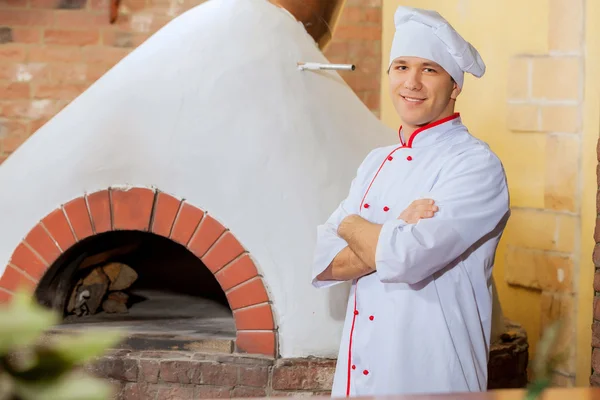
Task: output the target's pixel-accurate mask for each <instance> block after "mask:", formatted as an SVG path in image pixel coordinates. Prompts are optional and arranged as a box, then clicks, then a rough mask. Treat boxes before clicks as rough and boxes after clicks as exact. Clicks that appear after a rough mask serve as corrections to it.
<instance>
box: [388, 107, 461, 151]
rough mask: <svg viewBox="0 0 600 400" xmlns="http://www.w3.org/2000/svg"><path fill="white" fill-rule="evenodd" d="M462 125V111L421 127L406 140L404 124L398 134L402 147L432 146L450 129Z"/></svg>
mask: <svg viewBox="0 0 600 400" xmlns="http://www.w3.org/2000/svg"><path fill="white" fill-rule="evenodd" d="M460 126H463V124H462V120H461V118H460V113H454V114H452V115H450V116H449V117H446V118H442V119H440V120H437V121H434V122H431V123H429V124H427V125H425V126H422V127H420V128H419V129H417V130H415V131H414V132H413V133H412V135H410V137H409V138H408V140H406V141H405V138H404V137H403V134H402V126H400V129H398V136H399V138H400V144H402V147H407V148H413V147H425V146H431V145H432V144H434V143H435V142H437V141H439V140H442V138H445V137H446V134H447V133H448V132H449V131H450V130H453V129H454V128H456V127H460Z"/></svg>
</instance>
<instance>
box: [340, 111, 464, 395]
mask: <svg viewBox="0 0 600 400" xmlns="http://www.w3.org/2000/svg"><path fill="white" fill-rule="evenodd" d="M458 117H460V113H454V114H452V115H450V116H448V117H446V118H442V119H440V120H438V121H435V122H432V123H430V124H427V125H425V126H422V127H420V128H419V129H417V130H415V131H414V132H413V133H412V135H410V138H409V139H408V144H404V143H403V141H402V135H401V134H400V132H401V131H402V127H400V129H399V130H398V138H399V139H400V144H401V146H399V147H396V148H395V149H394V150H392V151H391V152H390V154H388V155H387V156H385V158H384V159H383V162H382V163H381V165H380V166H379V169H378V170H377V172H376V173H375V176H374V177H373V179H371V183H369V187H368V188H367V191H366V192H365V195H364V196H363V198H362V200H361V202H360V208H359V210H361V209H362V208H363V204H364V202H365V199H366V198H367V194H369V190H371V186H372V185H373V182H375V179H376V178H377V175H379V171H381V168H383V165H384V164H385V162H386V161H388V158H389V157H390V156H391V155H392V154H394V153H395V152H396V151H397V150H399V149H406V148H409V149H410V148H412V144H413V141H414V140H415V137H416V136H417V135H418V134H419V133H421V132H423V131H424V130H426V129H430V128H433V127H435V126H438V125H441V124H443V123H445V122H448V121H452V120H453V119H456V118H458ZM359 280H360V278H358V279H357V280H356V284H355V287H354V315H353V316H352V327H351V328H350V340H349V343H348V382H347V385H346V397H349V396H350V379H351V375H352V337H353V335H354V323H355V322H356V311H357V310H356V293H357V292H358V281H359Z"/></svg>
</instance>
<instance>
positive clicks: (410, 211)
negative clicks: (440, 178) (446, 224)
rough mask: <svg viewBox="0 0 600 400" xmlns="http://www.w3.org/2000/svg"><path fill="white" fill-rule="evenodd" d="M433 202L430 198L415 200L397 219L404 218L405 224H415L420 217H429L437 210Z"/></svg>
mask: <svg viewBox="0 0 600 400" xmlns="http://www.w3.org/2000/svg"><path fill="white" fill-rule="evenodd" d="M434 203H435V202H434V201H433V200H431V199H420V200H415V201H413V202H412V203H410V205H409V206H408V207H407V208H406V210H404V211H402V214H400V216H399V217H398V219H401V220H404V222H406V223H407V224H416V223H417V221H419V220H420V219H424V218H431V217H433V215H434V214H435V213H436V212H437V211H438V207H437V206H436V205H435V204H434Z"/></svg>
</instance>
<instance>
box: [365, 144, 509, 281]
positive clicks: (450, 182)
mask: <svg viewBox="0 0 600 400" xmlns="http://www.w3.org/2000/svg"><path fill="white" fill-rule="evenodd" d="M469 153H471V154H466V153H465V154H462V155H457V156H455V157H453V158H452V159H451V160H450V161H449V162H448V163H447V165H445V166H444V168H443V170H442V171H441V172H440V175H439V177H438V180H437V182H436V183H435V184H434V186H433V188H432V189H431V191H430V193H429V194H428V195H427V196H425V197H426V198H431V199H433V200H434V201H435V203H436V205H437V206H438V207H439V210H438V212H437V213H436V214H435V215H434V217H433V218H429V219H422V220H419V221H418V222H417V223H416V224H407V223H406V222H404V221H402V220H400V219H396V220H391V221H388V222H386V223H384V224H383V226H382V229H381V232H380V235H379V239H378V242H377V247H376V251H375V263H376V268H377V272H376V273H377V275H378V277H379V279H380V280H381V281H382V282H402V283H408V284H415V283H418V282H420V281H421V280H423V279H425V278H427V277H429V276H431V275H433V274H434V273H436V272H438V271H439V270H441V269H443V268H444V267H446V266H447V265H448V264H450V263H451V262H452V261H454V260H455V259H457V258H458V257H459V256H461V255H462V254H463V253H464V252H465V251H466V250H467V249H469V248H470V247H471V246H473V245H474V244H475V243H476V242H477V241H479V240H480V239H481V238H483V237H484V236H485V235H487V234H489V233H490V232H492V231H493V230H494V229H496V227H497V226H498V224H499V223H500V222H501V221H503V220H504V218H505V217H506V216H507V215H508V213H509V209H510V205H509V195H508V188H507V184H506V177H505V173H504V169H503V167H502V164H501V163H500V161H499V160H498V158H497V157H496V156H495V154H493V153H492V152H491V151H490V150H489V149H488V148H480V149H477V150H474V151H470V152H469Z"/></svg>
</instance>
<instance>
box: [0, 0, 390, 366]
mask: <svg viewBox="0 0 600 400" xmlns="http://www.w3.org/2000/svg"><path fill="white" fill-rule="evenodd" d="M299 61H305V62H308V61H310V62H328V61H327V60H326V59H325V57H324V56H323V54H322V53H321V52H320V51H319V49H318V48H317V46H316V45H315V43H314V41H313V39H312V38H311V37H310V36H309V35H308V34H307V33H306V31H305V30H304V28H303V26H302V25H301V24H300V23H299V22H297V21H295V20H294V19H293V18H292V17H291V16H290V15H289V14H288V13H287V12H285V11H284V10H282V9H280V8H278V7H276V6H274V5H272V4H271V3H269V2H267V1H266V0H211V1H208V2H206V3H204V4H202V5H200V6H198V7H196V8H194V9H192V10H190V11H188V12H186V13H185V14H183V15H181V16H179V17H178V18H176V19H174V20H173V21H172V22H170V23H169V24H168V25H167V26H165V27H164V28H163V29H162V30H160V31H159V32H157V33H156V34H155V35H154V36H152V37H151V38H150V39H149V40H148V41H146V42H145V43H144V44H142V45H141V46H140V47H139V48H137V49H136V50H134V51H133V52H132V53H131V54H130V55H128V56H127V57H126V58H125V59H123V60H122V61H121V62H120V63H119V64H117V65H116V66H115V67H114V68H113V69H112V70H110V71H109V72H108V73H107V74H106V75H105V76H103V77H102V78H101V79H100V80H98V81H97V82H96V83H95V84H94V85H92V86H91V87H90V88H89V89H88V90H87V91H85V92H84V93H83V94H82V95H81V96H79V97H78V98H77V99H75V100H74V101H73V102H72V103H71V104H70V105H69V106H67V107H66V108H65V109H64V110H63V111H61V112H60V113H59V114H58V115H57V116H55V117H54V118H53V119H52V120H51V121H49V122H48V123H47V124H46V125H45V126H43V127H42V128H41V129H40V130H39V131H38V132H36V133H35V135H34V136H32V137H31V138H30V139H29V140H28V141H27V142H26V143H24V144H23V145H22V146H21V147H20V148H19V149H18V150H17V151H16V152H15V153H14V154H13V155H12V156H11V157H9V158H8V160H6V161H5V162H4V164H2V166H1V167H0V191H1V192H2V193H3V195H2V196H0V221H2V223H1V224H0V275H1V274H2V273H3V272H4V268H5V265H6V264H7V263H8V262H9V260H10V258H11V254H12V253H13V251H14V250H15V248H16V247H17V245H18V244H19V243H20V241H21V240H22V239H23V237H24V236H25V235H26V234H27V233H28V232H29V231H30V230H31V229H32V228H33V227H34V226H35V225H36V224H37V223H38V221H39V220H40V219H42V218H43V217H44V216H46V215H47V214H48V213H50V212H51V211H53V210H55V209H56V208H57V207H60V206H61V205H62V204H64V203H66V202H68V201H70V200H71V199H74V198H77V197H80V196H82V195H83V194H85V193H89V192H94V191H97V190H103V189H107V188H108V187H111V186H115V185H133V186H142V187H153V188H157V189H158V190H160V191H163V192H166V193H169V194H172V195H174V196H177V197H179V198H185V199H186V200H187V202H189V203H191V204H193V205H195V206H197V207H199V208H201V209H203V210H207V211H208V212H209V213H210V214H211V215H212V216H213V217H215V218H216V219H218V220H219V221H220V222H221V223H222V224H223V225H224V226H226V227H227V228H228V229H230V230H231V232H232V233H233V234H234V235H235V237H236V238H237V239H238V240H239V241H240V243H241V244H242V245H243V246H244V247H245V248H246V249H247V250H248V251H249V252H250V254H252V256H253V258H254V259H255V260H256V261H257V265H258V268H259V269H260V272H261V274H262V275H263V279H264V281H265V284H266V287H267V289H268V291H269V295H270V297H271V300H272V302H273V307H274V311H275V319H276V321H277V324H278V328H279V346H280V354H281V356H283V357H303V356H309V355H316V356H336V355H337V348H338V343H339V336H340V334H341V328H342V324H343V316H344V311H345V296H346V293H345V292H344V293H340V292H339V291H340V290H341V289H340V288H335V289H331V290H329V291H327V290H316V289H313V288H312V286H311V285H310V274H311V262H312V251H313V247H314V241H315V237H316V226H317V225H318V224H320V223H322V222H323V221H324V220H325V219H326V218H327V216H328V215H329V213H330V212H332V211H333V209H334V208H335V207H336V206H337V204H338V203H339V201H341V200H342V199H343V198H344V197H345V195H346V193H347V191H348V188H349V184H350V181H351V179H352V178H353V176H354V174H355V172H356V168H357V167H358V165H359V163H360V162H361V161H362V159H363V158H364V156H366V154H367V153H368V152H369V151H370V150H371V149H373V148H374V147H377V146H381V145H387V144H390V143H392V142H393V141H394V140H395V137H394V134H393V132H391V131H389V130H388V129H387V128H386V127H384V125H383V124H382V123H380V121H379V120H378V119H377V118H375V117H374V116H373V115H372V114H371V112H370V111H369V110H368V109H367V108H366V107H365V106H364V105H363V104H362V103H361V102H360V100H359V99H358V98H357V97H356V96H355V94H354V93H353V92H352V91H351V89H350V88H349V87H348V86H347V85H346V84H345V83H344V82H343V80H342V79H341V78H340V77H339V75H338V74H337V73H336V72H315V71H299V70H298V68H297V62H299ZM348 62H360V60H348ZM342 289H343V288H342ZM342 291H343V290H342ZM336 296H337V297H336ZM340 296H342V298H341V299H340ZM330 297H336V303H335V304H336V307H338V308H340V307H341V308H342V309H338V310H335V309H332V306H331V305H330ZM340 300H341V301H340Z"/></svg>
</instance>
